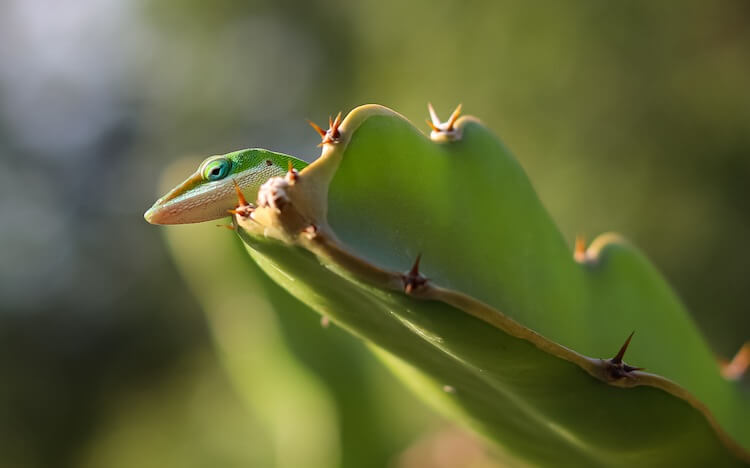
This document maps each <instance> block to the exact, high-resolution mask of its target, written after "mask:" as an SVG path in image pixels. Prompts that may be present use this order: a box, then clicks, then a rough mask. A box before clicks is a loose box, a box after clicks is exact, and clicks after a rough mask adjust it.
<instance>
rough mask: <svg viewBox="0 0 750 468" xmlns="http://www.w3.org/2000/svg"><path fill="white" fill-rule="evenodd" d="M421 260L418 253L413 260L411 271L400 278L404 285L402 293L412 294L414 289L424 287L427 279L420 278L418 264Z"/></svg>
mask: <svg viewBox="0 0 750 468" xmlns="http://www.w3.org/2000/svg"><path fill="white" fill-rule="evenodd" d="M421 260H422V254H421V253H420V254H419V255H417V258H416V259H415V260H414V265H412V267H411V269H410V270H409V271H408V272H407V273H406V274H404V275H403V277H402V278H401V280H402V281H403V283H404V292H405V293H406V294H411V293H413V292H414V291H415V290H416V289H418V288H420V287H422V286H424V285H425V284H426V283H427V278H425V277H424V276H422V274H421V273H420V272H419V262H420V261H421Z"/></svg>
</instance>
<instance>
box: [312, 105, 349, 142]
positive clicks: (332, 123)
mask: <svg viewBox="0 0 750 468" xmlns="http://www.w3.org/2000/svg"><path fill="white" fill-rule="evenodd" d="M307 123H309V124H310V126H311V127H312V128H314V129H315V131H316V132H318V134H319V135H320V138H321V139H322V141H321V142H320V144H319V145H318V146H323V145H325V144H326V143H336V142H338V140H339V138H341V133H340V132H339V127H340V126H341V112H339V113H338V115H336V118H335V119H333V118H332V117H331V116H330V115H329V116H328V130H323V129H322V128H320V127H319V126H318V125H317V124H316V123H315V122H313V121H311V120H308V121H307Z"/></svg>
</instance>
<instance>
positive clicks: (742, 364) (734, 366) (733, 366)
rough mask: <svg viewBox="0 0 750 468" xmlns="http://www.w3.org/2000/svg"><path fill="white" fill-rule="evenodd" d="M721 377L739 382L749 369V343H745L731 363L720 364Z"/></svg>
mask: <svg viewBox="0 0 750 468" xmlns="http://www.w3.org/2000/svg"><path fill="white" fill-rule="evenodd" d="M720 365H721V375H723V376H724V378H725V379H727V380H740V379H741V378H742V377H743V376H744V375H746V374H747V371H748V369H750V341H748V342H747V343H745V344H744V345H743V346H742V348H740V350H739V351H737V354H735V355H734V357H733V358H732V360H731V361H729V362H722V363H721V364H720Z"/></svg>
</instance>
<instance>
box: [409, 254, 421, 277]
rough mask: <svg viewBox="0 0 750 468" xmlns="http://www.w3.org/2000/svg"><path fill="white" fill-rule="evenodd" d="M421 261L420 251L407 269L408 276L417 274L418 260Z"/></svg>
mask: <svg viewBox="0 0 750 468" xmlns="http://www.w3.org/2000/svg"><path fill="white" fill-rule="evenodd" d="M420 261H422V252H420V253H418V254H417V258H416V259H415V260H414V265H412V266H411V270H409V276H419V262H420Z"/></svg>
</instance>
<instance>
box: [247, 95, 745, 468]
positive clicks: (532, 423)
mask: <svg viewBox="0 0 750 468" xmlns="http://www.w3.org/2000/svg"><path fill="white" fill-rule="evenodd" d="M326 138H327V142H326V144H325V145H324V147H323V154H322V155H321V157H320V158H319V159H318V160H316V161H315V162H314V163H312V164H311V165H310V166H308V167H306V168H305V169H303V170H302V171H301V172H299V173H296V172H290V173H289V174H287V176H286V177H285V178H273V179H271V180H269V181H268V182H267V183H266V184H265V185H264V186H263V187H262V188H261V190H260V191H259V193H258V207H257V208H255V209H254V211H253V212H252V215H247V212H244V214H238V215H235V217H234V222H235V225H236V227H237V229H238V232H239V233H240V235H241V237H242V238H243V240H244V241H245V243H246V244H247V246H248V250H249V252H250V254H251V256H252V257H253V258H254V259H255V260H256V261H257V262H258V264H259V265H260V266H261V268H263V269H264V270H265V271H266V272H267V273H268V274H269V275H270V276H271V277H272V278H273V279H275V280H276V281H277V282H278V283H279V284H281V285H282V286H283V287H285V288H286V289H288V290H289V291H290V292H291V293H292V294H294V295H295V296H297V297H298V298H299V299H301V300H302V301H304V302H305V303H307V304H308V305H310V306H311V307H312V308H313V309H315V310H317V311H318V312H320V313H323V314H326V315H327V316H329V317H331V318H332V319H333V320H334V321H335V322H337V323H338V324H340V325H341V326H342V327H344V328H347V329H349V330H351V331H352V332H353V333H355V334H357V335H358V336H360V337H362V338H364V339H365V340H367V341H369V342H371V343H373V344H374V345H375V346H377V347H378V348H380V349H381V351H379V354H382V355H384V356H386V358H385V359H386V360H387V361H388V362H389V363H391V365H392V366H393V367H395V368H397V369H398V372H399V373H401V374H406V375H409V376H410V378H409V379H408V380H409V382H410V383H412V384H414V385H418V389H417V391H418V392H419V393H424V394H429V395H431V399H432V400H433V401H436V402H439V404H440V406H441V407H444V408H447V409H448V410H449V411H451V412H454V413H458V414H461V415H462V417H463V418H464V419H466V420H467V421H469V422H470V423H471V424H473V425H474V426H475V427H477V428H478V429H479V430H480V432H482V433H484V434H486V435H488V436H489V437H491V438H492V439H493V440H495V441H496V442H497V443H498V444H499V445H500V446H502V447H504V448H505V449H507V451H508V452H510V453H513V454H514V455H516V456H517V457H518V458H519V459H522V460H527V461H530V462H533V463H539V464H545V465H556V466H560V465H569V466H581V465H585V464H588V465H591V464H595V465H609V466H625V465H632V464H640V465H652V466H658V465H665V464H681V465H695V464H699V465H701V464H703V465H706V464H712V465H722V466H732V465H740V464H742V463H746V462H748V461H750V455H748V450H749V449H750V424H748V423H747V421H750V396H748V394H747V393H746V392H745V393H743V391H742V390H741V389H740V386H739V385H738V384H737V383H736V382H730V381H727V380H725V379H724V378H723V377H722V376H721V375H720V372H719V368H718V365H717V364H716V362H715V359H714V357H713V355H712V353H711V352H710V350H709V348H708V347H707V345H706V343H705V341H704V340H703V338H702V337H701V335H700V333H699V331H698V330H697V328H696V326H695V325H694V323H693V322H692V320H691V319H690V317H689V315H688V313H687V312H686V311H685V309H684V307H683V306H682V304H681V303H680V301H679V300H678V298H677V297H676V295H675V294H674V292H672V290H671V289H670V288H669V286H668V285H667V283H666V282H665V281H664V279H663V278H662V277H661V276H660V274H659V273H658V272H657V271H656V269H655V268H654V267H653V266H652V265H651V264H650V263H649V262H648V260H647V259H646V258H645V257H644V256H643V255H642V254H640V253H639V252H638V250H637V249H635V248H633V247H632V246H630V245H629V244H627V243H626V242H624V241H622V240H620V239H619V238H617V237H615V236H612V235H607V236H603V237H601V238H599V239H597V240H596V241H595V242H594V243H593V244H592V246H591V247H590V248H589V249H588V250H586V251H585V252H579V259H578V261H576V260H574V258H573V255H572V253H571V252H570V249H569V248H568V246H567V245H566V243H565V241H564V239H563V237H562V235H561V234H560V233H559V231H558V229H557V228H556V226H555V225H554V223H553V221H552V220H551V218H550V217H549V215H548V214H547V212H546V211H545V210H544V208H543V206H542V205H541V203H540V201H539V199H538V197H537V195H536V193H535V192H534V190H533V188H532V186H531V184H530V183H529V181H528V179H527V177H526V175H525V174H524V172H523V170H522V169H521V167H520V165H519V164H518V163H517V161H516V160H515V159H513V157H512V156H511V155H510V153H509V152H508V151H507V149H505V147H504V146H503V145H502V144H501V143H500V142H499V141H498V139H497V138H496V137H495V136H494V135H492V133H491V132H489V131H488V130H487V129H486V128H485V127H484V126H483V125H482V124H481V123H479V122H478V121H477V120H476V119H473V118H470V117H463V118H461V119H459V120H458V121H456V122H455V124H454V123H453V122H451V123H449V124H443V125H441V126H436V129H435V130H434V131H433V133H432V138H428V137H426V136H425V135H423V134H422V133H421V132H419V131H418V130H417V129H416V128H415V127H414V126H413V125H411V124H410V123H409V122H408V121H406V120H405V119H404V118H403V117H401V116H400V115H398V114H396V113H394V112H393V111H391V110H389V109H386V108H383V107H380V106H363V107H360V108H357V109H355V110H354V111H352V112H351V113H350V114H349V115H348V116H347V117H346V119H344V121H343V123H342V124H341V126H340V128H339V129H338V131H337V132H333V133H330V132H329V134H328V136H326ZM419 254H421V255H422V258H423V260H422V262H421V265H420V267H419V270H418V271H417V270H416V269H413V270H412V271H411V272H410V273H406V274H404V273H400V272H402V271H404V270H407V269H408V268H409V266H410V265H411V263H412V262H414V260H415V258H417V257H418V255H419ZM633 330H636V335H635V337H634V338H633V342H632V345H631V346H630V348H629V349H628V351H627V356H626V357H627V361H628V362H630V363H632V366H628V365H627V364H625V363H624V362H621V360H615V359H612V360H610V359H609V358H612V356H614V355H615V354H616V353H617V351H618V349H619V348H620V346H621V345H622V343H623V341H625V339H626V338H627V337H628V335H629V334H630V333H631V331H633ZM635 366H637V367H645V368H646V369H648V372H644V371H641V370H638V369H634V367H635ZM416 382H419V384H417V383H416Z"/></svg>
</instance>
